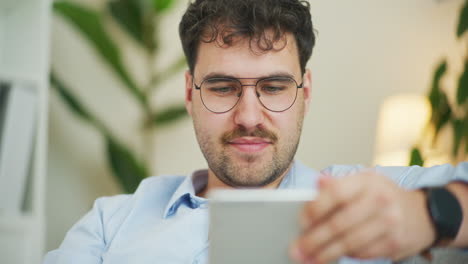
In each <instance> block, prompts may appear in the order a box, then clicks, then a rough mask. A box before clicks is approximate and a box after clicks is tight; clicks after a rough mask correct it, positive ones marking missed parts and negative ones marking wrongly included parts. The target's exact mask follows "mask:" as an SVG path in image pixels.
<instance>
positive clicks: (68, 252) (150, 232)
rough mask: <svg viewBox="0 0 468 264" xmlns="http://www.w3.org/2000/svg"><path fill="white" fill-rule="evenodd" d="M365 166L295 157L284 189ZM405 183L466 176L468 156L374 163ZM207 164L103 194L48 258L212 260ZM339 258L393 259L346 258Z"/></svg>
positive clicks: (84, 262) (50, 263) (79, 261)
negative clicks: (446, 161) (317, 165)
mask: <svg viewBox="0 0 468 264" xmlns="http://www.w3.org/2000/svg"><path fill="white" fill-rule="evenodd" d="M363 169H364V168H363V167H362V166H340V165H338V166H331V167H329V168H327V169H325V170H323V171H322V172H318V171H315V170H313V169H310V168H308V167H306V166H304V165H302V164H301V163H299V162H297V161H295V162H294V164H293V166H292V167H291V169H290V171H289V172H288V174H287V175H286V176H285V177H284V178H283V180H282V182H281V183H280V185H279V188H280V189H286V188H287V189H304V188H309V189H311V190H315V189H316V188H317V179H318V177H319V175H320V173H328V174H330V175H332V176H334V177H344V176H346V175H349V174H352V173H355V172H358V171H360V170H363ZM373 170H376V171H377V172H380V173H382V174H384V175H386V176H388V177H389V178H391V179H392V180H394V181H395V182H396V183H397V184H398V185H400V186H403V187H404V188H407V189H415V188H420V187H428V186H439V185H444V184H446V183H448V182H449V181H455V180H461V181H465V182H468V162H465V163H461V164H459V165H458V166H457V167H452V166H450V165H443V166H435V167H432V168H421V167H417V166H413V167H375V168H373ZM207 176H208V173H207V170H200V171H196V172H194V173H192V174H191V175H189V176H158V177H151V178H148V179H146V180H144V181H143V182H142V183H141V184H140V186H139V187H138V190H137V191H136V192H135V194H133V195H118V196H114V197H104V198H99V199H97V200H96V202H95V203H94V206H93V208H92V210H91V211H90V212H89V213H88V214H86V215H85V216H84V217H83V218H82V219H81V220H80V221H79V222H78V223H76V224H75V225H74V226H73V227H72V228H71V229H70V231H69V232H68V233H67V235H66V237H65V239H64V241H63V242H62V244H61V246H60V247H59V248H58V249H56V250H53V251H51V252H49V253H48V254H47V255H46V256H45V258H44V262H43V263H44V264H64V263H66V264H74V263H76V264H98V263H105V264H124V263H125V264H127V263H134V264H150V263H152V264H154V263H164V264H171V263H200V264H206V263H207V262H208V250H209V241H208V210H207V209H208V201H207V199H204V198H201V197H198V196H196V193H197V192H198V191H200V190H201V189H203V187H204V186H205V185H206V183H207ZM339 263H340V264H356V263H372V264H377V263H379V264H380V263H391V262H390V261H389V260H383V259H381V260H371V261H359V260H355V259H351V258H342V259H341V260H340V262H339Z"/></svg>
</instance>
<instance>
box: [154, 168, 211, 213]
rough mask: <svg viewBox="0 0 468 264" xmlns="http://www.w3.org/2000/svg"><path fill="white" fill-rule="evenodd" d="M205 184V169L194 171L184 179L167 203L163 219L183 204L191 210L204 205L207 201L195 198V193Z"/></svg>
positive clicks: (206, 181) (206, 180) (206, 173)
mask: <svg viewBox="0 0 468 264" xmlns="http://www.w3.org/2000/svg"><path fill="white" fill-rule="evenodd" d="M207 183H208V170H207V169H204V170H198V171H195V172H193V173H192V174H191V175H189V176H187V177H185V179H184V181H182V183H181V184H180V185H179V187H178V188H177V189H176V191H175V192H174V194H172V196H171V199H170V200H169V202H168V203H167V205H166V208H165V209H164V215H163V217H164V218H167V217H169V216H172V215H174V214H176V213H177V210H178V209H179V207H180V206H181V205H182V204H185V205H187V206H188V207H190V208H192V209H195V208H198V207H200V205H202V204H205V203H206V202H207V199H205V198H202V197H198V196H196V193H198V192H199V191H201V190H202V189H203V188H204V187H205V186H206V184H207Z"/></svg>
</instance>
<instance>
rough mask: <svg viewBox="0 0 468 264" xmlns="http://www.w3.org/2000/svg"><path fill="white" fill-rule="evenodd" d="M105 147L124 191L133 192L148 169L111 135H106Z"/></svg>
mask: <svg viewBox="0 0 468 264" xmlns="http://www.w3.org/2000/svg"><path fill="white" fill-rule="evenodd" d="M106 149H107V158H108V159H109V164H110V166H111V169H112V172H113V173H114V176H116V178H117V180H118V181H119V182H120V184H121V186H122V188H123V189H124V191H125V192H127V193H133V192H135V190H136V189H137V187H138V185H139V184H140V182H141V181H142V180H143V179H144V178H146V177H148V175H149V174H148V169H147V168H146V167H145V166H144V164H142V163H141V162H139V161H138V160H137V159H136V158H135V156H134V155H133V154H132V153H131V152H130V151H129V150H128V149H127V148H125V147H124V146H123V145H122V144H120V143H118V142H117V141H116V140H115V139H113V138H112V137H111V136H106Z"/></svg>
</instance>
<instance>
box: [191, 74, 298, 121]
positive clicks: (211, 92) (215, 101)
mask: <svg viewBox="0 0 468 264" xmlns="http://www.w3.org/2000/svg"><path fill="white" fill-rule="evenodd" d="M242 86H243V85H242V83H241V82H240V81H239V80H237V79H229V78H211V79H206V80H204V81H203V82H202V84H201V86H200V89H201V98H202V101H203V104H204V105H205V106H206V108H208V109H209V110H210V111H212V112H216V113H223V112H227V111H229V110H231V109H232V108H233V107H234V106H235V105H236V104H237V102H238V101H239V100H240V98H241V96H242ZM244 86H249V85H244ZM297 88H298V86H297V83H296V81H294V80H293V79H291V78H288V77H274V78H266V79H261V80H259V81H258V82H257V83H256V86H255V89H256V94H257V97H258V99H259V100H260V103H261V104H262V105H263V106H264V107H265V108H267V109H269V110H271V111H275V112H281V111H285V110H287V109H288V108H290V107H291V106H292V105H293V104H294V101H295V100H296V95H297Z"/></svg>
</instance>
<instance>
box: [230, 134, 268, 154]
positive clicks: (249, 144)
mask: <svg viewBox="0 0 468 264" xmlns="http://www.w3.org/2000/svg"><path fill="white" fill-rule="evenodd" d="M228 144H229V145H231V146H233V147H234V148H236V149H237V150H239V151H241V152H248V153H253V152H259V151H262V150H264V149H265V148H266V147H268V146H269V145H270V144H272V142H271V141H270V140H268V139H265V138H258V137H240V138H235V139H233V140H231V141H229V142H228Z"/></svg>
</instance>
